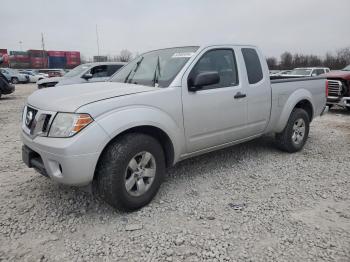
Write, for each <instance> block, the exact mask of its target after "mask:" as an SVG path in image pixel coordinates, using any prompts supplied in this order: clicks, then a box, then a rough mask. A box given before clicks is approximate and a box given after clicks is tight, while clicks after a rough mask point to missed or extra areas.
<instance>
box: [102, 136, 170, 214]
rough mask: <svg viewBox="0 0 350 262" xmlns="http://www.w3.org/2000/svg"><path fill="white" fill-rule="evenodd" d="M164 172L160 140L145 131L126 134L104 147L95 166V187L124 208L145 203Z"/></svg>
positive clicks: (154, 191)
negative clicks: (143, 132) (144, 132)
mask: <svg viewBox="0 0 350 262" xmlns="http://www.w3.org/2000/svg"><path fill="white" fill-rule="evenodd" d="M164 173H165V157H164V151H163V148H162V146H161V145H160V144H159V142H158V141H157V140H156V139H155V138H153V137H151V136H149V135H145V134H140V133H130V134H126V135H124V136H122V137H120V138H118V139H117V140H115V141H113V142H112V143H111V144H109V145H108V146H107V148H106V149H105V150H104V152H103V153H102V155H101V157H100V160H99V163H98V165H97V168H96V177H97V180H96V182H97V190H98V193H99V195H100V196H101V197H102V198H103V199H104V200H105V201H106V202H107V203H109V204H110V205H111V206H113V207H115V208H117V209H120V210H125V211H131V210H135V209H139V208H141V207H143V206H145V205H147V204H148V203H149V202H150V201H151V200H152V199H153V197H154V196H155V195H156V194H157V192H158V189H159V187H160V185H161V183H162V181H163V177H164Z"/></svg>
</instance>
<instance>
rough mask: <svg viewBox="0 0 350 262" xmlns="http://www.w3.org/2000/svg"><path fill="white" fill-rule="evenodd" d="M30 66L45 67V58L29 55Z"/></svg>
mask: <svg viewBox="0 0 350 262" xmlns="http://www.w3.org/2000/svg"><path fill="white" fill-rule="evenodd" d="M30 66H31V67H32V68H47V58H42V57H31V58H30Z"/></svg>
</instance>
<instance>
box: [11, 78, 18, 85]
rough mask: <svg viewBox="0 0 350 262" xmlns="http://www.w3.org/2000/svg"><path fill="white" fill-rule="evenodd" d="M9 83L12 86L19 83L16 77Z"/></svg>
mask: <svg viewBox="0 0 350 262" xmlns="http://www.w3.org/2000/svg"><path fill="white" fill-rule="evenodd" d="M11 83H12V84H14V85H17V84H18V83H19V80H18V78H17V77H12V79H11Z"/></svg>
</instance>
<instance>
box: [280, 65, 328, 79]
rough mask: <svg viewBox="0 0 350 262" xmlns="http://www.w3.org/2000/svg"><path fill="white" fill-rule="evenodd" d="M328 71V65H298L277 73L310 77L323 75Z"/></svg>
mask: <svg viewBox="0 0 350 262" xmlns="http://www.w3.org/2000/svg"><path fill="white" fill-rule="evenodd" d="M329 72H330V69H329V68H328V67H300V68H294V69H293V70H291V71H289V72H287V73H281V74H279V75H280V76H288V77H311V76H319V75H323V74H326V73H329Z"/></svg>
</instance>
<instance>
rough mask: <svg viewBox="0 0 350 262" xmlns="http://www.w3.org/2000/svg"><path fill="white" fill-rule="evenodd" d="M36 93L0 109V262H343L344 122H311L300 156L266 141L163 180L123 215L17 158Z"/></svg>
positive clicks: (334, 114) (348, 224)
mask: <svg viewBox="0 0 350 262" xmlns="http://www.w3.org/2000/svg"><path fill="white" fill-rule="evenodd" d="M34 90H35V86H34V85H18V86H17V90H16V92H15V93H14V94H12V95H9V96H5V97H4V98H3V99H1V100H0V134H1V136H0V261H7V260H10V261H18V260H23V261H38V260H39V261H56V260H57V261H72V260H76V261H86V260H89V261H106V260H117V261H203V260H208V261H350V114H349V113H348V112H346V111H343V110H340V109H335V110H332V111H331V112H330V113H329V114H328V115H326V116H324V117H322V118H317V119H316V120H315V121H314V122H313V123H312V127H311V131H310V138H309V140H308V143H307V144H306V147H305V148H304V150H303V151H302V152H300V153H296V154H287V153H283V152H280V151H278V150H277V149H275V148H274V146H273V139H272V137H269V136H266V137H263V138H260V139H257V140H254V141H252V142H249V143H245V144H242V145H238V146H235V147H232V148H228V149H225V150H221V151H218V152H214V153H210V154H206V155H204V156H200V157H196V158H193V159H190V160H186V161H184V162H181V163H179V164H178V165H177V166H176V167H174V168H172V169H170V170H169V171H168V175H167V178H166V181H165V183H164V184H163V185H162V187H161V189H160V192H159V194H158V195H157V196H156V198H155V199H154V200H153V202H152V203H151V204H150V205H148V206H147V207H145V208H143V209H141V210H139V211H137V212H134V213H120V212H117V211H115V210H113V209H112V208H111V207H109V206H108V205H106V204H105V203H103V202H102V201H101V200H99V199H96V198H94V197H93V196H91V195H90V194H89V193H86V192H84V191H82V190H80V189H77V188H71V187H65V186H61V185H58V184H55V183H53V182H52V181H50V180H49V179H47V178H45V177H43V176H41V175H39V174H38V173H36V172H35V171H33V170H32V169H28V168H26V167H25V165H24V164H23V163H22V161H21V155H20V150H21V142H20V117H21V109H22V106H23V104H24V102H25V99H26V97H27V96H28V95H29V94H30V93H32V92H33V91H34Z"/></svg>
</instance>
